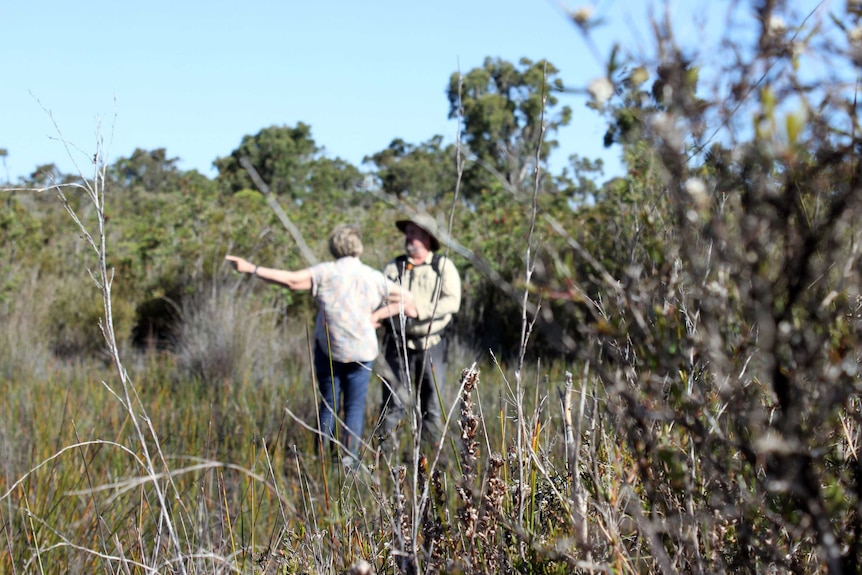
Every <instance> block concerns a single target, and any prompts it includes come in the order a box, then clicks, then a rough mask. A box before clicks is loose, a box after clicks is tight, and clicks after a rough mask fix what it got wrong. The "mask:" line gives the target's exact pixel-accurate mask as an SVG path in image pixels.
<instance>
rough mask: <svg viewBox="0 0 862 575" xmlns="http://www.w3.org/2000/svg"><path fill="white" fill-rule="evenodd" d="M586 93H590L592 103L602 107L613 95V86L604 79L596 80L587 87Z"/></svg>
mask: <svg viewBox="0 0 862 575" xmlns="http://www.w3.org/2000/svg"><path fill="white" fill-rule="evenodd" d="M587 92H589V93H590V97H591V98H592V99H593V102H595V103H596V104H598V105H599V106H604V105H605V102H607V101H608V100H610V99H611V96H613V95H614V85H613V84H612V83H611V81H610V80H608V79H607V78H606V77H601V78H596V79H594V80H592V81H591V82H590V83H589V84H588V85H587Z"/></svg>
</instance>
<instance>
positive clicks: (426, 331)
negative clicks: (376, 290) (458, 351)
mask: <svg viewBox="0 0 862 575" xmlns="http://www.w3.org/2000/svg"><path fill="white" fill-rule="evenodd" d="M433 257H434V254H433V253H431V252H429V254H428V257H427V258H426V259H425V261H424V262H422V263H421V264H415V263H414V264H413V265H411V263H410V262H409V260H408V265H407V266H405V268H406V269H404V270H403V272H402V273H401V274H399V270H398V264H397V262H398V261H399V260H397V259H396V260H392V261H391V262H389V263H388V264H387V265H386V267H384V268H383V275H385V276H386V277H387V278H389V279H390V280H392V281H394V282H401V283H402V284H403V287H405V288H407V290H408V291H410V294H411V295H412V296H413V301H414V303H415V305H416V311H417V312H418V314H419V315H418V317H416V318H408V320H407V322H406V324H405V326H404V334H405V336H406V339H407V347H408V348H410V349H428V348H429V347H432V346H434V345H436V344H438V343H439V342H440V340H441V339H442V337H441V335H440V334H441V332H442V331H443V329H444V328H446V326H448V325H449V324H450V323H451V322H452V316H453V315H454V314H456V313H458V310H459V309H460V308H461V276H459V275H458V270H457V269H456V268H455V264H453V263H452V260H450V259H449V258H447V257H440V261H439V268H440V275H439V276H438V275H437V273H436V272H435V271H434V268H433V266H432V265H431V262H432V260H433ZM399 275H400V278H399ZM441 284H442V285H441ZM438 285H439V286H440V287H438ZM438 290H439V297H437V298H436V301H435V296H436V295H437V294H438ZM432 314H433V317H432ZM392 321H393V322H394V324H395V327H396V332H399V333H400V332H401V326H400V320H399V318H398V317H393V318H392Z"/></svg>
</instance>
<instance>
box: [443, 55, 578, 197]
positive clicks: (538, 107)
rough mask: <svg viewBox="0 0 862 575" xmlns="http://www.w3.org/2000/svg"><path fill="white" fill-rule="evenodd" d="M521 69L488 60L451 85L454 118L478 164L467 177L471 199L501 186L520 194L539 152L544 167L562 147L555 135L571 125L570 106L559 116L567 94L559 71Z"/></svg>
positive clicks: (525, 64)
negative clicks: (562, 94) (561, 101)
mask: <svg viewBox="0 0 862 575" xmlns="http://www.w3.org/2000/svg"><path fill="white" fill-rule="evenodd" d="M519 64H520V67H518V66H515V65H514V64H512V63H510V62H506V61H505V60H501V59H499V58H498V59H492V58H486V59H485V63H484V65H483V66H482V67H480V68H474V69H473V70H471V71H469V72H468V73H467V74H466V75H464V76H463V77H462V76H461V75H460V74H458V73H454V74H452V76H451V78H450V80H449V90H448V96H449V117H450V118H460V120H461V122H462V125H463V136H462V139H463V143H464V144H465V145H466V146H467V148H468V149H469V151H470V153H471V154H472V157H473V159H474V162H471V163H470V164H469V165H468V166H467V167H466V170H465V174H464V182H465V186H464V192H465V195H467V196H475V195H477V194H479V193H480V192H481V191H482V190H483V189H486V190H487V189H498V188H499V187H500V186H501V184H502V185H505V186H510V187H512V188H514V189H516V190H517V189H521V188H522V186H523V185H524V183H525V182H526V181H528V179H529V178H530V177H531V176H533V175H534V173H535V169H536V168H537V161H536V156H537V152H538V155H539V158H540V159H539V164H541V165H542V167H544V166H545V165H546V162H547V158H548V155H549V154H550V152H551V150H553V149H554V148H556V147H557V145H558V144H557V142H556V141H555V140H554V139H553V135H554V133H555V132H556V131H557V130H559V128H560V127H562V126H566V125H568V123H569V121H570V120H571V109H570V108H569V107H568V106H563V107H561V108H559V110H558V111H556V112H555V110H556V109H557V106H558V99H557V97H556V95H555V94H556V93H559V92H560V91H562V90H563V83H562V80H560V79H559V78H557V77H556V76H557V73H558V70H557V69H556V68H555V67H554V66H553V65H552V64H551V63H549V62H548V61H546V60H539V61H538V62H532V61H531V60H529V59H527V58H522V59H521V60H520V62H519ZM543 124H544V126H545V128H544V130H543ZM501 180H502V182H501Z"/></svg>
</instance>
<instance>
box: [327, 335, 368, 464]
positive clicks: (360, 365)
mask: <svg viewBox="0 0 862 575" xmlns="http://www.w3.org/2000/svg"><path fill="white" fill-rule="evenodd" d="M372 363H373V362H370V361H364V362H358V361H357V362H351V363H341V362H338V361H333V362H332V363H331V364H330V361H329V355H328V354H327V353H326V351H324V350H322V349H320V346H319V345H316V346H315V348H314V371H315V373H316V374H317V387H318V389H319V390H320V396H321V400H320V408H319V410H318V416H319V418H320V431H321V434H322V435H323V437H324V438H334V437H336V435H335V416H334V415H333V411H334V413H339V412H340V411H341V410H342V406H343V410H344V425H345V427H346V430H345V431H346V433H345V434H344V435H345V436H344V437H341V436H339V437H338V440H339V441H340V442H341V443H343V444H344V445H346V446H347V449H348V450H349V451H350V453H351V454H352V455H353V457H354V458H355V459H358V456H359V447H360V445H361V443H362V442H361V439H362V425H363V423H364V420H365V395H366V394H367V392H368V381H369V380H370V379H371V365H372ZM342 396H343V399H344V401H343V402H342V401H341V400H342Z"/></svg>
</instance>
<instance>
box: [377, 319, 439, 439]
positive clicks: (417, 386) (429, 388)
mask: <svg viewBox="0 0 862 575" xmlns="http://www.w3.org/2000/svg"><path fill="white" fill-rule="evenodd" d="M447 346H448V342H447V340H446V338H443V339H442V340H441V341H440V343H438V344H437V345H434V346H432V347H431V348H429V349H426V350H413V349H410V348H407V349H406V350H405V347H404V341H403V340H402V339H401V338H399V337H398V336H395V335H392V334H387V336H386V338H385V342H384V348H385V351H384V359H385V361H386V363H387V365H388V367H389V372H390V373H389V374H388V375H389V377H385V378H384V384H383V405H382V407H381V415H380V418H381V422H380V433H379V436H380V439H381V447H383V448H384V450H388V449H392V448H394V447H395V446H396V445H397V444H398V441H397V438H396V437H395V436H394V432H395V430H396V428H397V427H398V424H399V423H400V422H401V421H402V420H403V419H404V415H405V414H406V413H407V409H408V407H411V408H412V407H413V406H415V405H416V402H417V401H418V405H419V414H420V415H421V419H420V428H421V432H422V435H421V437H422V441H423V442H424V443H426V444H428V445H434V446H436V445H437V444H438V443H439V442H440V439H441V436H442V435H443V431H444V429H443V409H442V407H441V399H440V397H441V394H442V393H443V389H444V388H445V385H446V349H447ZM405 351H406V363H405ZM438 390H439V393H438Z"/></svg>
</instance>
